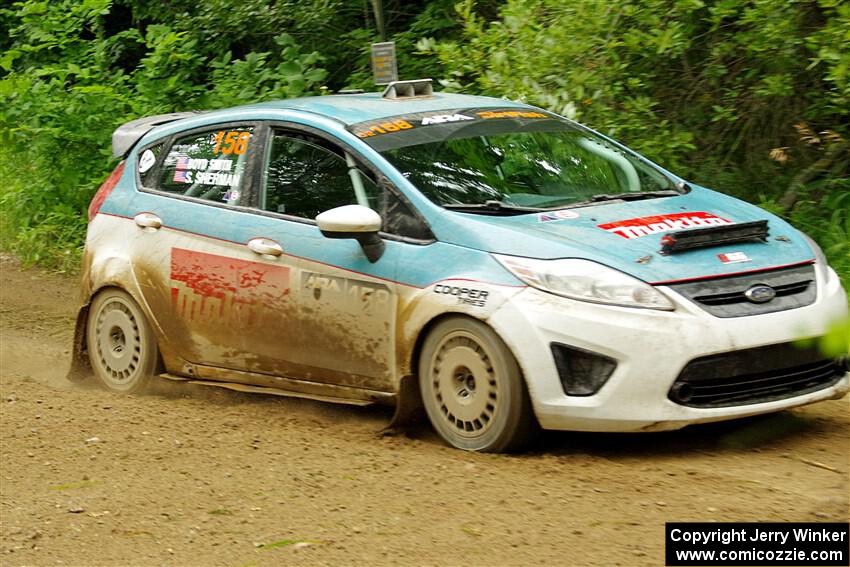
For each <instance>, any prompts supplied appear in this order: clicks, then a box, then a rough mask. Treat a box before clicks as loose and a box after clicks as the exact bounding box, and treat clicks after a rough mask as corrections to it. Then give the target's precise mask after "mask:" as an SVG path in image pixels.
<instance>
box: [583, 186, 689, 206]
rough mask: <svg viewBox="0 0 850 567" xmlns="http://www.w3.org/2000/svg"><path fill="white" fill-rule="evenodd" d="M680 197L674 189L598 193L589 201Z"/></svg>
mask: <svg viewBox="0 0 850 567" xmlns="http://www.w3.org/2000/svg"><path fill="white" fill-rule="evenodd" d="M679 195H681V193H679V192H678V191H676V190H674V189H666V190H664V191H643V192H640V193H600V194H599V195H594V196H593V197H591V198H590V199H589V201H591V202H594V203H598V202H600V201H641V200H643V199H655V198H657V197H678V196H679Z"/></svg>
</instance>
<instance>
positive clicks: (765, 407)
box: [489, 273, 850, 431]
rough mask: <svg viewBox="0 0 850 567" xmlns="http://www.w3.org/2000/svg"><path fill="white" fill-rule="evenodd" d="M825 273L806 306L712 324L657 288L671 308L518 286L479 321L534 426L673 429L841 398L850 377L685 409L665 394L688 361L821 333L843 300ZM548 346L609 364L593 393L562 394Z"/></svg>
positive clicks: (833, 280) (704, 314) (681, 300)
mask: <svg viewBox="0 0 850 567" xmlns="http://www.w3.org/2000/svg"><path fill="white" fill-rule="evenodd" d="M831 274H832V275H830V276H828V277H827V278H826V280H827V281H822V280H821V281H818V298H817V300H816V302H815V303H814V304H812V305H809V306H807V307H801V308H797V309H791V310H788V311H782V312H778V313H769V314H764V315H755V316H749V317H735V318H718V317H714V316H712V315H710V314H708V313H707V312H705V311H703V310H702V309H701V308H699V307H698V306H696V305H695V304H693V303H691V302H689V301H687V300H686V299H684V298H683V297H681V296H680V295H678V294H677V293H675V292H673V291H672V290H669V289H666V288H659V289H661V290H662V291H664V292H665V293H666V295H667V296H668V297H670V299H671V300H673V301H674V303H675V304H676V309H675V311H655V310H651V309H633V308H623V307H614V306H606V305H598V304H592V303H586V302H582V301H574V300H570V299H566V298H562V297H558V296H555V295H552V294H549V293H545V292H542V291H538V290H536V289H533V288H528V289H526V290H524V291H522V292H521V293H519V294H517V295H515V296H514V297H513V298H511V299H510V300H509V301H507V302H506V303H505V304H504V305H503V306H502V307H501V308H500V309H499V310H498V311H496V312H495V313H494V314H493V315H492V316H491V317H490V318H489V323H490V325H492V326H493V328H494V329H495V330H496V331H497V332H498V333H499V334H500V335H501V336H502V338H503V339H504V340H505V342H506V343H507V344H508V346H509V347H510V348H511V349H512V350H513V352H514V354H515V355H516V357H517V360H518V361H519V363H520V366H521V367H522V369H523V372H524V375H525V378H526V382H527V384H528V390H529V393H530V395H531V399H532V404H533V406H534V411H535V413H536V415H537V418H538V420H539V422H540V425H541V426H542V427H543V428H544V429H560V430H573V431H641V430H642V431H660V430H668V429H678V428H681V427H684V426H685V425H688V424H692V423H701V422H710V421H720V420H724V419H731V418H735V417H744V416H748V415H755V414H760V413H767V412H773V411H778V410H782V409H785V408H789V407H794V406H800V405H804V404H809V403H812V402H816V401H820V400H825V399H830V398H838V397H841V396H843V395H844V394H846V393H847V391H848V389H850V373H845V374H844V376H843V377H842V378H841V379H840V380H839V381H838V382H837V383H835V384H834V385H833V386H830V387H827V388H824V389H821V390H818V391H815V392H811V393H808V394H804V395H800V396H794V397H791V398H786V399H781V400H776V401H770V402H764V403H754V404H747V405H736V406H731V407H715V408H695V407H687V406H683V405H679V404H677V403H675V402H672V401H671V400H669V399H668V397H667V395H668V392H669V390H670V387H671V386H672V385H673V382H674V381H675V380H676V377H677V376H678V375H679V373H680V372H681V371H682V369H683V368H684V367H685V365H686V364H687V363H688V362H690V361H691V360H693V359H694V358H698V357H701V356H706V355H711V354H716V353H723V352H730V351H735V350H742V349H749V348H755V347H759V346H764V345H771V344H778V343H785V342H789V341H793V340H795V339H797V338H800V337H811V336H819V335H822V334H823V333H824V332H826V330H827V327H828V325H829V323H830V322H831V321H833V320H835V319H836V318H837V317H840V316H841V315H842V314H846V313H847V297H846V295H845V293H844V291H843V290H842V289H841V285H840V283H839V282H838V279H837V277H835V276H834V273H831ZM553 342H554V343H561V344H564V345H568V346H573V347H578V348H581V349H585V350H588V351H591V352H594V353H598V354H602V355H605V356H608V357H610V358H613V359H614V360H616V361H617V368H616V370H615V371H614V372H613V374H612V375H611V377H610V378H609V379H608V381H607V382H606V383H605V385H604V386H602V388H601V389H600V390H599V391H598V392H597V393H596V394H595V395H592V396H587V397H579V396H568V395H566V394H565V393H564V389H563V387H562V385H561V382H560V379H559V376H558V371H557V369H556V367H555V362H554V359H553V357H552V353H551V351H550V346H549V345H550V343H553Z"/></svg>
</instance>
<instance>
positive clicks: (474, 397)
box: [419, 317, 536, 452]
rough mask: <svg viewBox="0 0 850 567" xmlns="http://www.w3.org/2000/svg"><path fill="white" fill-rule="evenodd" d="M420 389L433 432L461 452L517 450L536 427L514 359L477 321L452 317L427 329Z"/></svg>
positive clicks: (502, 343)
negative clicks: (428, 331) (464, 450)
mask: <svg viewBox="0 0 850 567" xmlns="http://www.w3.org/2000/svg"><path fill="white" fill-rule="evenodd" d="M419 387H420V391H421V393H422V402H423V405H424V406H425V410H426V412H427V413H428V418H429V419H430V421H431V424H432V425H433V426H434V429H435V430H436V431H437V433H439V434H440V436H441V437H442V438H443V439H445V440H446V441H447V442H448V443H450V444H451V445H453V446H455V447H457V448H459V449H466V450H469V451H489V452H504V451H513V450H518V449H520V448H522V447H523V446H524V445H525V444H526V443H527V442H528V441H529V439H530V437H531V435H532V433H533V432H534V430H535V428H536V421H535V419H534V414H533V411H532V409H531V402H530V400H529V397H528V392H527V390H526V387H525V381H524V380H523V377H522V373H521V371H520V369H519V365H518V364H517V361H516V359H515V358H514V356H513V354H512V353H511V351H510V349H508V347H507V345H505V343H504V342H503V341H502V339H501V338H500V337H499V336H498V335H497V334H496V333H495V331H493V330H492V329H491V328H490V327H488V326H487V325H485V324H484V323H482V322H480V321H477V320H475V319H471V318H465V317H452V318H449V319H445V320H444V321H441V322H439V323H438V324H437V325H436V326H435V327H434V328H433V329H432V330H431V332H430V333H429V334H428V337H427V338H426V339H425V342H424V344H423V346H422V352H421V354H420V356H419Z"/></svg>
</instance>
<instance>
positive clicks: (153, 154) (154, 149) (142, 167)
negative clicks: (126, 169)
mask: <svg viewBox="0 0 850 567" xmlns="http://www.w3.org/2000/svg"><path fill="white" fill-rule="evenodd" d="M164 146H165V144H156V145H154V146H151V147H149V148H148V149H146V150H145V151H143V152H142V153H141V155H139V164H138V168H139V177H140V178H141V179H142V185H144V186H146V187H150V186H151V185H152V184H153V183H154V171H156V168H155V167H154V165H156V160H157V159H159V156H160V154H162V149H163V147H164Z"/></svg>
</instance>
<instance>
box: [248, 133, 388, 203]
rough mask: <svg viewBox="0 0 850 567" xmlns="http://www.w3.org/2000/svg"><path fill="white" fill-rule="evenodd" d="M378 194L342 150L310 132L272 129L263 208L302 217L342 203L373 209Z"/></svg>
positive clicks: (367, 178) (372, 184) (370, 181)
mask: <svg viewBox="0 0 850 567" xmlns="http://www.w3.org/2000/svg"><path fill="white" fill-rule="evenodd" d="M379 193H380V191H379V189H378V186H377V185H376V184H375V182H374V181H373V180H372V179H371V178H370V176H369V175H367V174H366V173H365V172H363V171H362V170H361V169H358V168H357V167H356V166H355V167H352V168H349V166H348V163H347V162H346V158H345V155H344V153H343V152H342V150H340V149H338V148H336V147H333V146H332V145H330V144H328V143H326V142H325V141H323V140H319V139H317V138H313V137H311V136H304V135H301V134H296V133H292V134H289V133H280V132H275V133H274V134H273V136H272V138H271V147H270V150H269V160H268V167H267V168H266V172H265V178H264V186H263V192H262V195H261V207H262V208H263V210H266V211H273V212H276V213H283V214H287V215H292V216H296V217H302V218H307V219H314V218H315V217H316V215H318V214H319V213H321V212H324V211H327V210H328V209H333V208H334V207H341V206H343V205H354V204H359V205H363V206H365V207H369V208H372V209H375V210H378V206H379V203H378V195H379Z"/></svg>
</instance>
